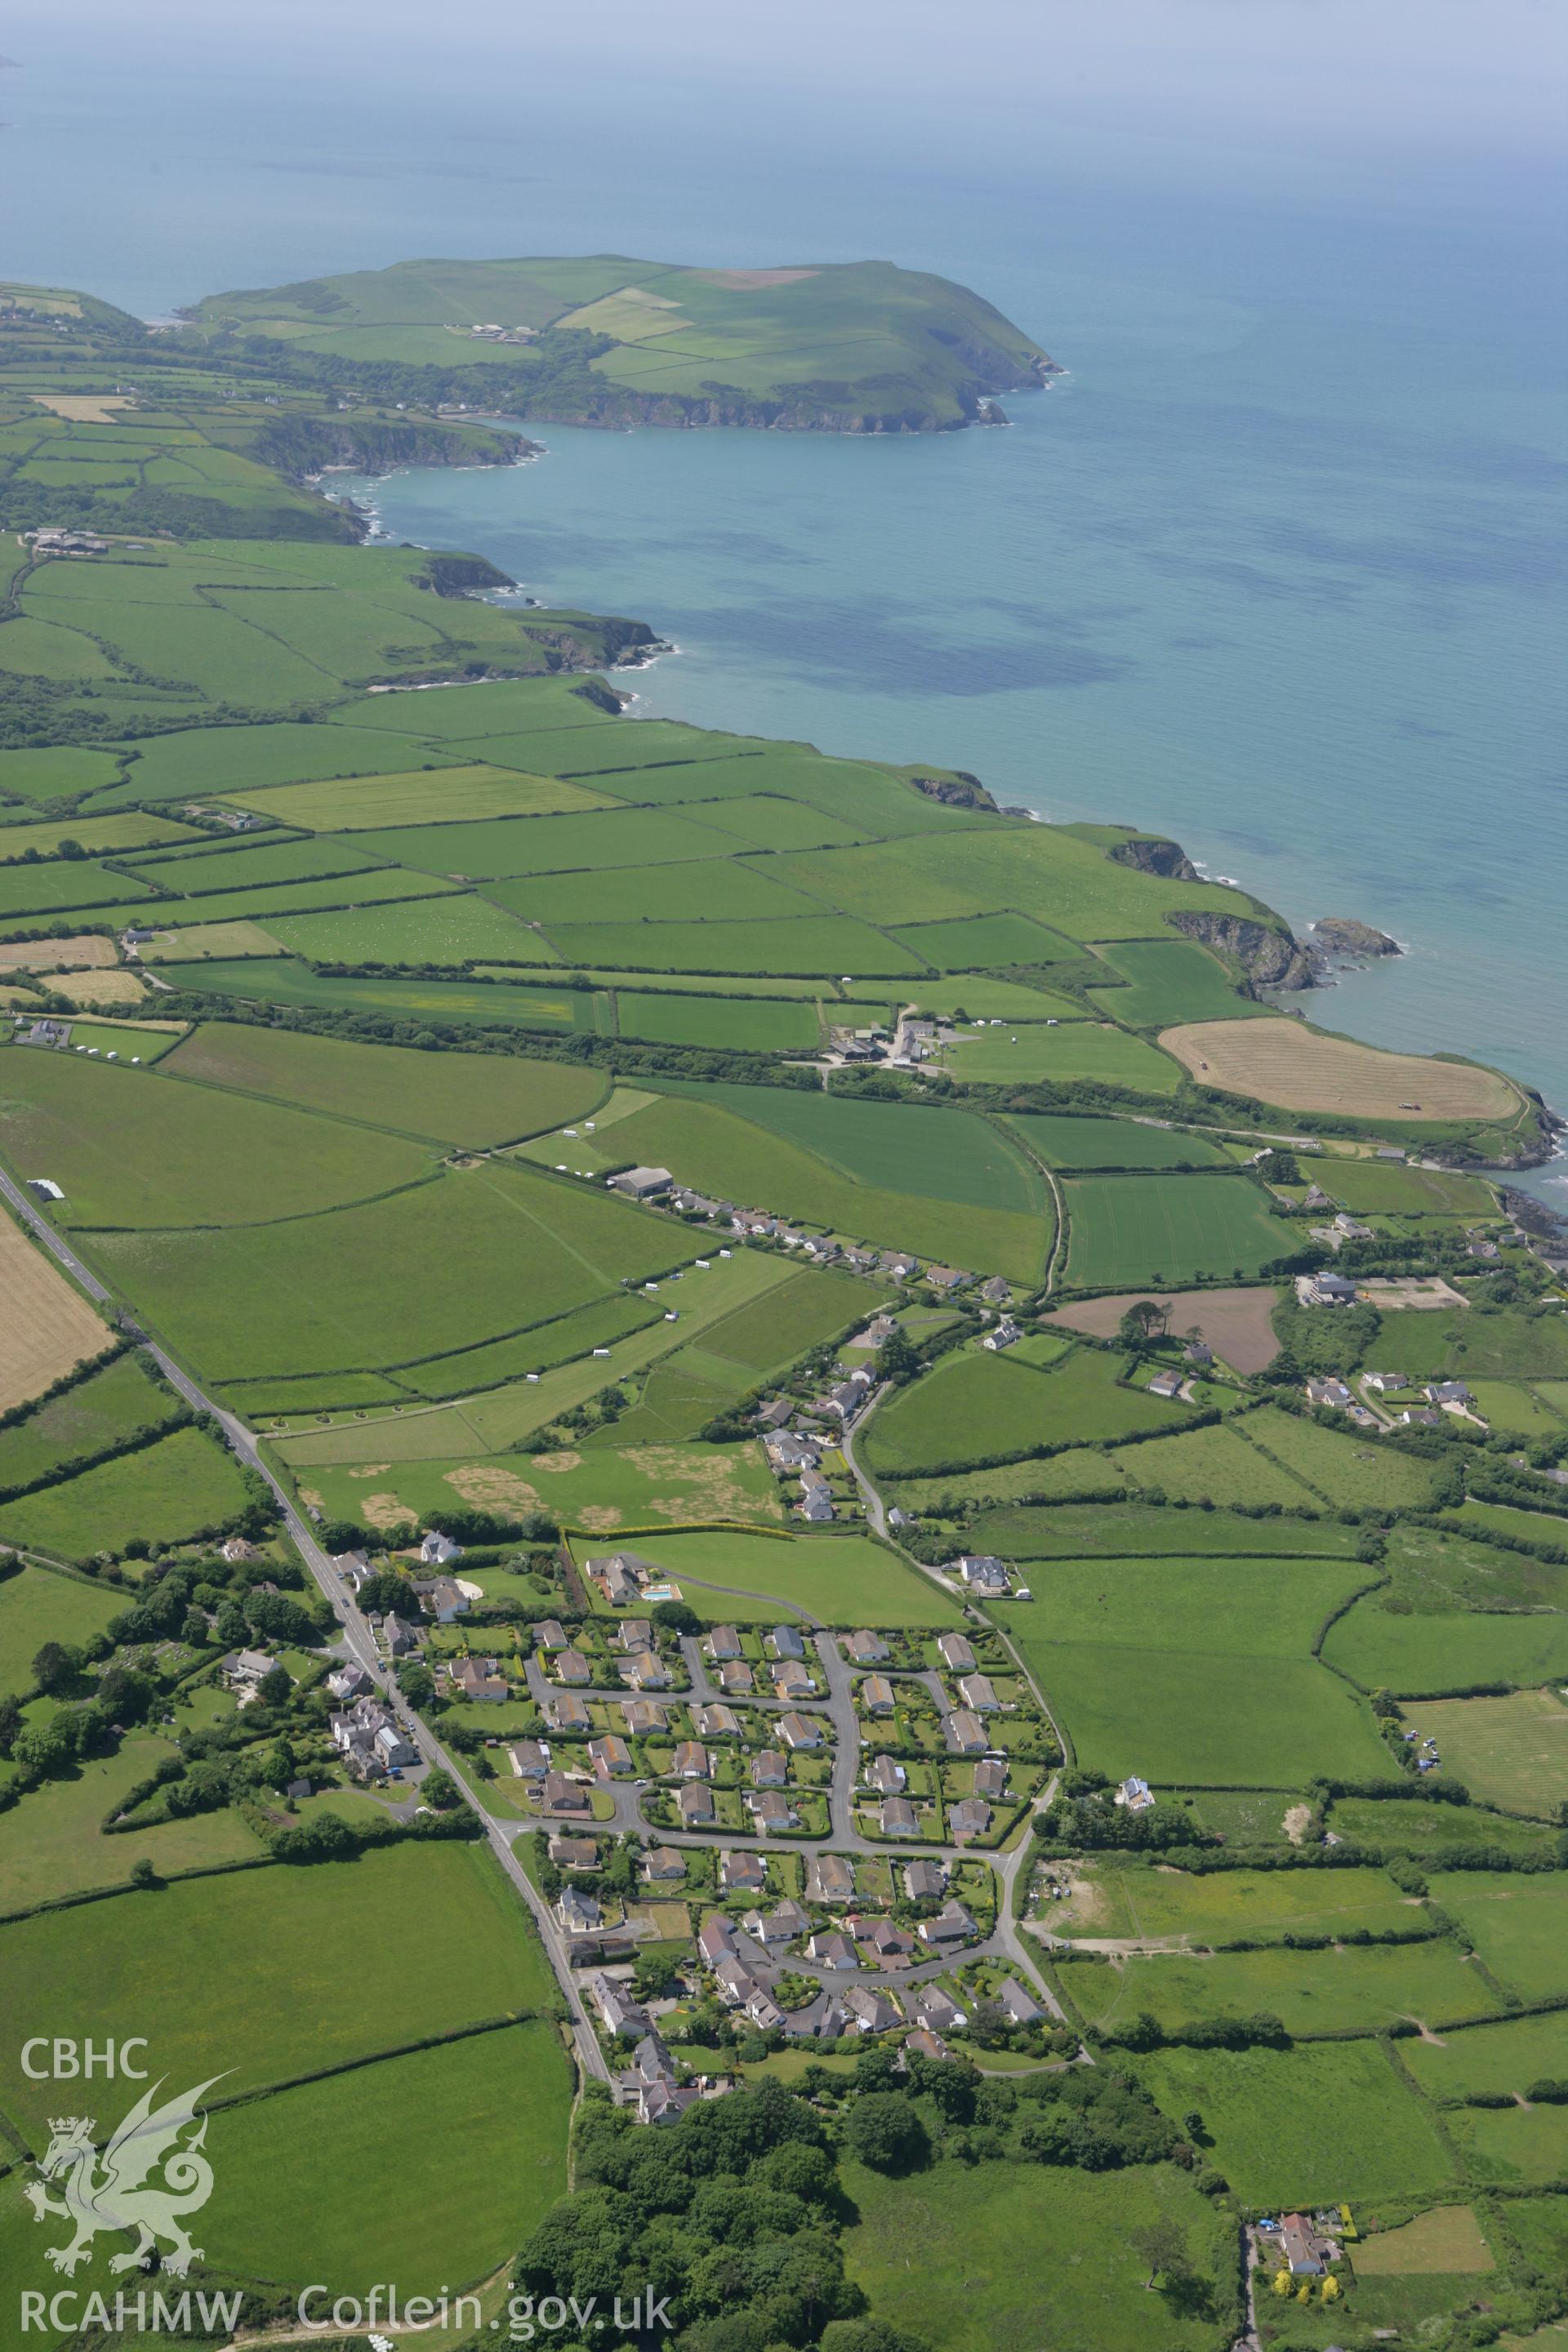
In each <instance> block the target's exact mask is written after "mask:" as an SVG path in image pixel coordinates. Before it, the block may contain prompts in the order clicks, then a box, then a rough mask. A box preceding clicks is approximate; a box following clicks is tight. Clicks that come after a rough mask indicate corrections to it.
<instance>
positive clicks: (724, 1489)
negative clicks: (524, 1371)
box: [304, 1443, 791, 1615]
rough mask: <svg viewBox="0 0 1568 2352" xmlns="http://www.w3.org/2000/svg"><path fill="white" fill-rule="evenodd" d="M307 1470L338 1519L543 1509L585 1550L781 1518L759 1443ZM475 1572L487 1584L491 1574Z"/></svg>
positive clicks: (619, 1448) (369, 1521) (372, 1522)
mask: <svg viewBox="0 0 1568 2352" xmlns="http://www.w3.org/2000/svg"><path fill="white" fill-rule="evenodd" d="M304 1475H305V1478H306V1481H307V1483H308V1484H309V1486H310V1491H311V1493H312V1494H313V1495H319V1496H321V1502H322V1504H323V1505H324V1507H325V1508H326V1511H327V1513H328V1516H329V1517H337V1518H358V1517H362V1516H363V1517H364V1520H365V1523H366V1525H367V1526H374V1525H376V1524H377V1523H378V1521H384V1520H387V1519H391V1518H394V1517H396V1516H397V1515H398V1514H399V1513H401V1514H403V1515H404V1516H407V1515H409V1514H413V1515H416V1516H417V1517H426V1516H429V1517H435V1518H438V1517H439V1516H440V1510H441V1506H442V1504H443V1503H446V1504H450V1503H452V1502H453V1501H454V1500H458V1501H462V1502H466V1503H470V1504H475V1505H477V1506H478V1507H479V1508H480V1509H481V1510H497V1511H503V1512H510V1513H514V1514H521V1513H524V1512H527V1511H531V1510H539V1509H543V1510H547V1511H549V1512H551V1513H552V1515H553V1516H554V1517H557V1518H558V1519H560V1520H562V1521H563V1523H564V1524H565V1525H566V1526H569V1527H574V1528H578V1529H579V1530H580V1531H581V1536H580V1541H579V1547H578V1548H579V1549H583V1548H584V1546H586V1547H587V1549H590V1550H591V1549H594V1548H595V1545H596V1544H597V1542H598V1539H599V1538H601V1537H604V1538H610V1537H611V1536H612V1531H613V1530H614V1529H615V1528H618V1527H635V1528H647V1527H652V1528H658V1527H660V1526H661V1525H668V1526H677V1527H679V1526H680V1525H681V1524H683V1523H687V1522H692V1521H700V1520H705V1519H738V1520H742V1521H746V1520H751V1521H752V1522H754V1523H755V1524H756V1525H758V1526H768V1525H773V1524H775V1523H776V1522H777V1521H778V1519H779V1518H780V1517H781V1516H782V1514H781V1509H780V1506H779V1502H778V1499H777V1493H776V1489H775V1486H774V1483H773V1473H772V1471H771V1470H770V1469H769V1468H768V1465H767V1462H766V1460H765V1458H764V1456H763V1452H762V1448H761V1447H760V1446H759V1445H757V1444H754V1443H746V1444H739V1445H642V1446H609V1445H605V1446H595V1448H594V1449H593V1450H592V1451H591V1452H588V1453H578V1452H577V1451H576V1450H575V1449H574V1448H573V1447H571V1446H564V1447H563V1448H562V1449H561V1450H560V1451H559V1452H558V1453H553V1454H533V1455H530V1456H528V1457H526V1458H525V1457H524V1456H521V1455H513V1456H510V1457H509V1458H508V1459H507V1460H505V1461H504V1462H503V1461H500V1460H497V1461H493V1462H475V1461H473V1460H471V1459H469V1460H463V1461H434V1462H406V1463H400V1462H393V1463H388V1464H385V1465H378V1466H377V1467H376V1470H375V1473H374V1475H372V1476H367V1475H365V1471H364V1468H363V1465H360V1466H359V1467H357V1468H336V1467H329V1468H325V1469H318V1470H311V1471H309V1472H307V1473H305V1474H304ZM649 1540H650V1541H656V1542H657V1540H658V1538H649ZM790 1556H791V1555H790V1554H789V1553H787V1552H781V1554H780V1555H779V1557H780V1558H781V1559H787V1558H789V1557H790ZM476 1574H477V1578H478V1580H479V1582H480V1583H485V1582H486V1581H487V1579H488V1578H489V1574H490V1571H489V1570H488V1569H480V1570H477V1571H476ZM487 1589H488V1588H487ZM698 1605H699V1606H700V1603H699V1604H698ZM722 1613H723V1612H720V1614H721V1615H722Z"/></svg>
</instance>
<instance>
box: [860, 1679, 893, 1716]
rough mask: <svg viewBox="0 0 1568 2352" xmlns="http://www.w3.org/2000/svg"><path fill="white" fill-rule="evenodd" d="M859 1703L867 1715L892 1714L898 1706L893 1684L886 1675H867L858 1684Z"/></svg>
mask: <svg viewBox="0 0 1568 2352" xmlns="http://www.w3.org/2000/svg"><path fill="white" fill-rule="evenodd" d="M859 1696H860V1704H861V1706H863V1707H864V1708H865V1710H866V1713H867V1714H868V1715H892V1714H893V1713H895V1712H896V1710H897V1707H898V1700H897V1698H896V1697H895V1696H894V1693H893V1685H892V1684H891V1683H890V1682H889V1680H888V1677H887V1675H867V1676H866V1678H865V1680H864V1682H863V1683H862V1684H861V1685H860V1694H859Z"/></svg>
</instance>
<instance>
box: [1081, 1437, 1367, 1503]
mask: <svg viewBox="0 0 1568 2352" xmlns="http://www.w3.org/2000/svg"><path fill="white" fill-rule="evenodd" d="M1243 1427H1245V1423H1241V1424H1238V1425H1237V1426H1236V1427H1231V1426H1228V1425H1225V1426H1217V1427H1216V1426H1210V1427H1209V1428H1207V1429H1193V1430H1188V1431H1187V1432H1185V1433H1184V1434H1183V1435H1182V1436H1180V1437H1162V1438H1160V1439H1158V1440H1156V1441H1155V1442H1154V1443H1152V1444H1146V1445H1128V1446H1124V1447H1123V1448H1122V1449H1121V1451H1120V1452H1119V1453H1117V1454H1113V1455H1112V1456H1111V1457H1110V1458H1111V1461H1112V1463H1113V1464H1114V1465H1115V1468H1116V1470H1117V1472H1118V1474H1119V1475H1121V1477H1122V1478H1124V1479H1125V1480H1126V1481H1127V1482H1128V1484H1129V1485H1131V1486H1142V1487H1155V1486H1157V1487H1159V1488H1160V1489H1161V1491H1162V1492H1163V1493H1164V1494H1166V1495H1169V1496H1173V1497H1175V1498H1177V1499H1179V1500H1181V1501H1184V1502H1190V1503H1202V1502H1204V1501H1205V1500H1206V1501H1208V1502H1213V1503H1221V1504H1224V1503H1278V1504H1279V1507H1280V1509H1281V1510H1284V1511H1289V1510H1294V1509H1296V1508H1298V1507H1300V1506H1303V1505H1304V1506H1305V1507H1307V1508H1308V1509H1309V1510H1318V1511H1321V1509H1322V1508H1323V1504H1322V1500H1321V1497H1320V1496H1317V1495H1314V1494H1313V1493H1312V1492H1311V1490H1310V1488H1309V1487H1308V1486H1304V1485H1303V1483H1302V1481H1301V1480H1300V1478H1298V1477H1296V1476H1294V1475H1292V1473H1291V1472H1289V1470H1287V1469H1285V1468H1284V1467H1283V1466H1282V1465H1279V1464H1276V1463H1273V1462H1270V1461H1269V1460H1268V1458H1267V1456H1266V1455H1264V1454H1260V1453H1259V1452H1258V1448H1257V1446H1256V1445H1249V1444H1247V1439H1246V1438H1245V1436H1243V1434H1242V1428H1243Z"/></svg>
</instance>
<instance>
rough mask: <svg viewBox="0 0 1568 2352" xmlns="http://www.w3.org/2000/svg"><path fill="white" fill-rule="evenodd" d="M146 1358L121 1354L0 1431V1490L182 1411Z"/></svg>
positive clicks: (116, 1442)
mask: <svg viewBox="0 0 1568 2352" xmlns="http://www.w3.org/2000/svg"><path fill="white" fill-rule="evenodd" d="M144 1361H145V1359H144V1358H142V1356H141V1355H139V1354H132V1355H126V1356H121V1357H118V1358H117V1359H116V1360H115V1361H114V1362H113V1363H111V1364H110V1365H108V1366H107V1367H106V1368H105V1369H104V1370H102V1371H101V1372H94V1373H93V1374H92V1375H91V1377H90V1378H89V1379H88V1380H85V1381H79V1382H78V1383H77V1385H76V1387H75V1388H72V1389H68V1390H67V1391H66V1392H65V1394H64V1395H63V1396H58V1397H54V1398H51V1400H50V1401H49V1402H48V1403H47V1404H43V1405H40V1406H38V1408H37V1411H36V1412H31V1413H29V1414H28V1416H27V1418H26V1421H24V1422H20V1423H17V1424H16V1426H15V1427H14V1428H11V1429H5V1430H0V1490H4V1489H5V1488H9V1487H16V1486H26V1485H28V1483H29V1482H30V1481H31V1480H33V1479H35V1478H41V1477H43V1476H45V1475H47V1473H48V1472H49V1471H51V1470H53V1469H56V1468H57V1467H58V1465H59V1464H61V1463H62V1462H68V1461H71V1460H73V1459H75V1458H77V1457H78V1456H79V1455H82V1454H97V1453H100V1452H101V1451H102V1450H103V1449H104V1447H106V1446H110V1445H114V1444H119V1442H120V1441H121V1439H122V1438H126V1437H131V1436H133V1435H134V1434H135V1433H137V1432H138V1431H139V1430H143V1429H151V1428H153V1426H154V1425H155V1424H156V1423H159V1422H161V1421H166V1420H167V1419H168V1418H169V1416H170V1414H171V1413H174V1412H179V1411H180V1409H181V1400H180V1399H179V1398H178V1397H176V1396H174V1394H173V1393H172V1392H171V1391H169V1390H168V1389H166V1388H163V1387H159V1386H155V1385H154V1383H153V1381H151V1380H149V1379H148V1377H147V1373H146V1371H145V1370H143V1368H142V1367H143V1364H144Z"/></svg>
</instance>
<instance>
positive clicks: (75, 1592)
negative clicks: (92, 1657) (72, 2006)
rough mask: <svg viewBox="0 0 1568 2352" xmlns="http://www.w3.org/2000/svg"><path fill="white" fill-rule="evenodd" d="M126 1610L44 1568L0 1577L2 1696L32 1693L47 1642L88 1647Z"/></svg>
mask: <svg viewBox="0 0 1568 2352" xmlns="http://www.w3.org/2000/svg"><path fill="white" fill-rule="evenodd" d="M123 1605H124V1604H123V1602H122V1601H121V1597H120V1595H119V1594H118V1593H115V1592H112V1591H110V1590H109V1588H108V1587H107V1586H105V1587H102V1588H97V1587H94V1586H93V1585H90V1584H82V1583H79V1582H78V1580H76V1578H75V1577H69V1576H52V1575H51V1574H50V1573H49V1571H48V1570H47V1569H45V1568H19V1569H17V1570H16V1572H15V1573H14V1574H13V1575H10V1576H5V1577H0V1692H6V1693H9V1692H16V1691H25V1690H30V1689H31V1688H32V1685H33V1671H32V1660H33V1658H34V1656H35V1654H37V1651H39V1650H40V1649H41V1648H42V1647H43V1645H44V1643H46V1642H85V1641H86V1640H87V1639H88V1638H89V1635H91V1634H93V1633H102V1631H103V1629H104V1627H105V1625H107V1624H108V1622H109V1620H110V1618H111V1617H117V1616H118V1615H119V1613H120V1611H121V1607H122V1606H123ZM0 1907H4V1906H0Z"/></svg>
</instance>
